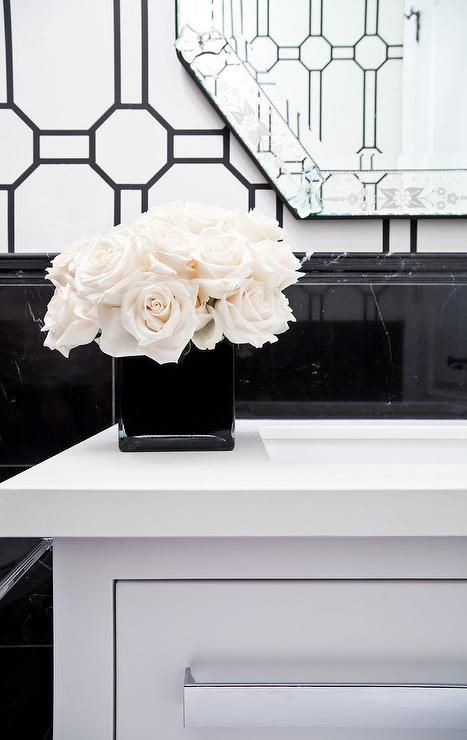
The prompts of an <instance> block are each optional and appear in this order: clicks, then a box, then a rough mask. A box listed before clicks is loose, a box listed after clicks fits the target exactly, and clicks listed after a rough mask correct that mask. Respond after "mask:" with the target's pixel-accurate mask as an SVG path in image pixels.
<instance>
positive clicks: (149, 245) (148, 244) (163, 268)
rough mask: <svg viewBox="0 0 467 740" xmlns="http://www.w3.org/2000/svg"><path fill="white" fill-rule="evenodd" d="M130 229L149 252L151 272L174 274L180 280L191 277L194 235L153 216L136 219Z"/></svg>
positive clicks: (192, 272)
mask: <svg viewBox="0 0 467 740" xmlns="http://www.w3.org/2000/svg"><path fill="white" fill-rule="evenodd" d="M131 228H132V231H133V233H134V234H135V236H136V238H137V239H138V240H139V241H140V242H141V244H142V245H143V246H144V249H145V250H146V252H147V253H148V255H149V259H150V267H149V269H150V271H151V272H157V273H159V274H172V275H175V274H176V275H178V276H179V277H181V278H183V279H189V278H191V277H193V276H194V270H193V259H192V255H191V253H192V249H193V242H194V236H193V235H192V234H191V233H190V232H188V231H184V230H183V229H181V228H180V227H178V226H174V225H172V224H168V223H165V222H164V221H156V220H153V219H151V220H148V221H137V222H136V223H135V224H134V226H132V227H131Z"/></svg>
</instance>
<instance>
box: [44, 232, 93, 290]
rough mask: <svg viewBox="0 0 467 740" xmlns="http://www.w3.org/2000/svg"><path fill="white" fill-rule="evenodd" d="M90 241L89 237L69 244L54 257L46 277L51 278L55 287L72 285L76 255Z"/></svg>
mask: <svg viewBox="0 0 467 740" xmlns="http://www.w3.org/2000/svg"><path fill="white" fill-rule="evenodd" d="M90 238H91V237H90ZM88 243H89V238H88V239H82V240H79V241H74V242H72V243H71V244H68V245H67V246H66V247H65V248H64V249H63V250H62V251H61V252H60V254H57V256H56V257H54V258H53V260H52V262H51V267H48V268H47V270H46V272H47V275H46V279H47V280H50V282H51V283H53V284H54V285H55V287H62V288H64V287H65V285H71V284H72V283H73V281H74V276H75V255H76V254H77V252H78V251H79V250H80V249H83V248H84V247H85V246H86V245H87V244H88Z"/></svg>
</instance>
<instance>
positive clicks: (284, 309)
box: [193, 280, 295, 349]
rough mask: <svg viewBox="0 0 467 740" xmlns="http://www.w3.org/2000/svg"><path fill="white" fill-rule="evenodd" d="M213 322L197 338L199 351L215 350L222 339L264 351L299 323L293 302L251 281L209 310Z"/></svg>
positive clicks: (194, 339)
mask: <svg viewBox="0 0 467 740" xmlns="http://www.w3.org/2000/svg"><path fill="white" fill-rule="evenodd" d="M209 312H210V314H211V316H212V321H211V322H210V323H208V324H207V325H206V326H205V327H204V328H203V329H201V330H200V331H199V332H197V333H196V334H195V336H194V337H193V342H194V344H195V345H196V346H197V347H199V349H211V348H212V346H213V345H215V344H216V343H217V342H218V341H219V340H220V339H221V338H222V336H225V337H227V339H229V340H230V341H231V342H233V343H234V344H252V345H253V347H262V346H263V344H265V343H266V342H275V341H277V337H276V336H275V335H276V334H281V333H282V332H284V331H287V329H288V328H289V327H288V322H289V321H295V318H294V315H293V313H292V311H291V308H290V306H289V302H288V300H287V298H286V297H285V295H284V294H283V293H281V291H280V290H270V289H269V288H267V287H266V286H265V285H264V283H262V282H259V281H258V280H247V281H245V283H244V285H243V286H242V288H241V290H240V291H239V292H238V293H236V294H234V295H230V296H227V297H225V298H222V299H220V300H218V301H216V303H215V305H214V307H209Z"/></svg>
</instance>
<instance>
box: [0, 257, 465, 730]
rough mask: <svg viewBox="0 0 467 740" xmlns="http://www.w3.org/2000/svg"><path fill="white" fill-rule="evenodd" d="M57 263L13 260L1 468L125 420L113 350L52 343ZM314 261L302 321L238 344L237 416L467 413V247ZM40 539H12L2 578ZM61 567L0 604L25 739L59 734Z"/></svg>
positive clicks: (2, 367)
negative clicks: (258, 343) (55, 722)
mask: <svg viewBox="0 0 467 740" xmlns="http://www.w3.org/2000/svg"><path fill="white" fill-rule="evenodd" d="M47 263H48V259H46V258H44V257H43V256H33V257H21V256H19V255H10V256H7V255H5V256H3V257H0V478H1V479H6V478H8V477H9V476H11V475H14V474H15V473H16V472H19V471H20V470H21V469H23V468H24V467H27V466H30V465H34V464H35V463H37V462H39V461H40V460H43V459H45V458H47V457H49V456H51V455H53V454H55V453H56V452H58V451H60V450H62V449H65V448H66V447H69V446H70V445H72V444H75V443H76V442H78V441H80V440H82V439H84V438H86V437H88V436H90V435H92V434H94V433H96V432H98V431H100V430H101V429H103V428H105V427H106V426H108V425H109V424H110V423H111V421H112V405H111V389H112V377H111V375H112V370H111V361H110V359H109V358H108V357H106V356H104V355H102V354H101V353H100V352H99V350H98V348H97V347H96V346H88V347H84V348H80V349H78V350H75V351H74V352H72V353H71V355H70V359H69V360H66V359H65V358H63V357H62V356H61V355H59V354H58V353H57V352H51V351H50V350H48V349H46V348H44V347H43V346H42V343H43V338H44V335H43V334H41V333H40V331H39V330H40V327H41V324H42V317H43V316H44V313H45V309H46V305H47V302H48V300H49V298H50V296H51V294H52V288H51V286H50V285H49V284H48V283H47V282H46V281H45V280H44V269H45V266H46V264H47ZM304 268H305V270H306V276H305V277H304V278H303V279H302V281H301V283H300V284H299V285H297V286H293V287H292V288H290V289H289V291H288V294H289V299H290V302H291V304H292V306H293V309H294V312H295V315H296V317H297V322H296V323H295V324H294V325H293V326H292V328H291V329H290V331H289V332H287V333H286V334H284V335H283V336H281V337H280V338H279V341H278V342H277V343H275V344H273V345H268V346H266V347H264V348H263V349H262V350H250V349H249V348H245V347H242V348H239V349H238V351H237V414H238V416H240V417H242V416H243V417H245V416H246V417H261V416H266V417H271V418H274V417H277V418H278V417H283V418H300V417H301V418H306V417H312V418H313V417H315V418H318V417H321V418H324V417H332V418H339V417H340V418H342V417H345V418H352V417H354V418H362V417H363V418H400V417H409V418H410V417H419V418H420V417H421V418H430V417H432V418H465V417H467V328H466V316H467V255H465V256H463V255H449V254H447V255H439V254H438V255H436V256H435V255H426V256H423V257H422V256H417V255H410V256H407V257H404V258H401V257H398V256H396V255H389V256H386V255H381V256H380V257H375V256H371V257H368V256H364V255H361V256H360V255H359V256H350V255H349V256H345V255H335V256H333V255H327V256H319V255H318V256H315V257H313V258H312V260H310V261H309V262H307V263H305V264H304ZM41 534H42V533H41ZM33 544H34V541H31V540H0V578H1V576H2V575H3V574H4V573H5V572H7V571H8V570H9V569H10V568H11V567H12V566H14V565H15V563H16V562H17V561H18V560H19V559H20V558H21V557H22V556H23V555H24V553H25V552H27V551H28V550H29V549H30V547H31V546H32V545H33ZM51 565H52V561H51V554H50V553H48V554H47V555H46V556H44V557H42V558H41V559H40V560H39V561H38V562H37V563H36V564H35V565H34V566H33V568H32V569H31V570H30V571H29V573H28V575H27V576H25V577H24V579H23V580H22V581H20V582H19V583H18V584H17V585H16V586H15V587H14V588H13V589H12V590H11V591H10V592H9V593H8V594H7V595H6V596H5V597H4V599H2V600H1V601H0V717H1V723H0V727H1V730H2V732H1V737H3V736H5V738H9V739H10V738H11V739H12V740H13V738H14V740H23V738H24V740H44V739H45V738H50V737H51V729H50V728H51V722H52V719H51V718H52V693H51V691H52V585H51V584H52V582H51Z"/></svg>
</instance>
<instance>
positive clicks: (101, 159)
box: [0, 0, 467, 253]
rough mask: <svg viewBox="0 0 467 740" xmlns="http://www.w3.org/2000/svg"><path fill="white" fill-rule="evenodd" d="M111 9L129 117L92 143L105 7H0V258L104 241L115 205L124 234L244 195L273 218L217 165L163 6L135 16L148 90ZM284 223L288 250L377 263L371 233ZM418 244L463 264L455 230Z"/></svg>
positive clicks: (103, 2)
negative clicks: (128, 228)
mask: <svg viewBox="0 0 467 740" xmlns="http://www.w3.org/2000/svg"><path fill="white" fill-rule="evenodd" d="M121 8H122V17H121V23H120V25H119V26H118V28H117V30H119V31H120V37H121V61H122V63H121V96H120V97H121V103H122V104H123V105H133V106H134V105H139V106H140V108H139V109H135V108H125V109H123V110H118V111H115V112H114V113H113V114H112V115H109V117H108V119H107V120H106V122H104V123H102V125H101V126H99V127H97V129H96V125H95V124H96V122H97V121H98V119H99V118H100V117H101V116H102V115H103V114H104V113H105V111H106V110H108V109H109V107H110V106H111V105H112V103H113V101H114V92H115V91H114V27H113V2H112V0H80V2H77V1H76V0H66V2H64V0H42V1H41V2H40V3H39V2H37V0H21V1H18V2H17V1H14V2H12V3H11V14H12V37H13V49H12V54H11V55H10V54H9V44H8V37H6V38H5V35H4V30H3V27H4V26H3V22H2V21H3V19H0V252H2V251H3V252H6V251H8V245H9V244H10V251H11V250H12V248H13V242H14V250H15V251H16V252H17V253H32V252H35V253H42V252H47V251H51V252H53V251H59V250H60V249H61V248H62V247H63V246H64V244H66V242H68V241H69V240H71V239H73V238H76V237H78V236H80V235H82V234H83V233H86V232H88V231H89V230H91V229H106V228H108V227H109V226H110V225H111V224H112V223H113V221H114V215H115V208H116V204H117V212H118V210H120V213H121V217H122V220H124V221H125V220H127V221H128V220H131V219H132V218H134V217H135V216H136V215H137V213H138V212H139V211H140V210H141V208H142V206H144V204H145V200H146V198H147V202H148V204H149V205H152V204H154V203H156V202H161V201H165V200H171V199H191V200H201V201H206V202H216V203H219V204H220V205H230V206H240V207H244V208H247V207H248V203H249V198H250V202H251V199H252V198H253V197H254V195H255V194H256V202H257V204H258V205H259V206H260V207H261V208H262V209H263V210H266V211H268V212H270V213H272V214H274V213H275V212H276V198H275V195H274V194H273V193H272V192H270V191H268V190H267V189H266V190H264V189H255V188H254V187H252V186H254V185H259V186H264V184H265V181H264V179H263V178H262V176H261V175H260V173H259V172H258V170H257V169H256V167H255V166H254V164H252V162H251V161H250V159H249V158H248V157H247V156H246V154H245V153H244V152H243V149H242V148H241V146H240V145H239V144H238V143H237V142H236V141H235V140H234V139H233V137H230V139H231V142H230V154H229V156H228V158H227V157H226V156H225V155H226V153H227V151H226V141H225V137H223V135H222V132H221V129H222V128H223V123H222V122H221V121H220V119H219V118H218V116H217V115H216V113H215V112H214V110H213V109H212V108H211V107H210V105H209V103H208V102H207V101H206V100H205V99H204V97H203V96H202V94H201V92H200V91H199V89H198V88H197V87H196V86H195V84H194V82H193V81H192V80H191V79H190V77H189V76H188V74H187V72H186V71H185V70H184V69H183V68H182V66H181V65H180V63H179V61H178V59H177V57H176V55H175V51H174V45H173V44H174V34H175V0H149V2H148V28H149V34H148V44H147V55H148V65H147V70H148V79H147V85H146V80H145V75H144V70H145V69H146V67H145V65H144V64H143V65H141V63H140V60H141V55H143V58H144V56H145V50H144V48H143V49H142V47H141V37H142V35H141V24H142V18H141V4H140V3H139V2H136V0H121ZM143 8H144V2H143ZM5 59H6V60H7V62H8V63H7V64H6V65H5V64H4V60H5ZM9 60H10V61H12V65H11V64H10V61H9ZM11 67H12V71H13V74H12V75H11ZM142 70H143V72H142ZM146 90H147V100H146ZM11 93H13V97H12V94H11ZM2 104H3V105H2ZM5 104H7V105H6V106H5ZM14 105H16V106H19V114H17V113H15V111H14V110H13V106H14ZM148 110H149V111H150V112H148ZM22 119H24V120H22ZM93 126H94V128H93ZM172 129H173V130H174V134H173V147H174V152H173V157H172V154H171V151H170V146H171V145H170V142H171V141H172ZM94 130H96V135H95V146H96V152H95V162H94V159H93V152H92V141H93V131H94ZM206 130H208V131H212V134H210V135H204V134H200V132H205V131H206ZM57 131H58V134H57ZM89 131H91V137H89ZM44 132H46V133H44ZM90 141H91V150H89V146H90ZM199 160H202V161H199ZM167 162H169V164H167ZM90 163H91V164H90ZM154 176H155V177H154ZM152 178H153V179H155V180H156V181H155V182H154V183H153V184H152V182H151V179H152ZM156 178H157V179H156ZM15 184H16V186H15V187H14V185H15ZM149 185H150V186H149ZM442 197H443V196H442V195H441V194H440V200H442ZM284 222H285V225H286V227H287V228H288V230H289V233H290V239H291V241H293V242H294V244H295V245H296V248H297V250H305V251H315V252H341V251H350V252H380V251H381V250H382V224H381V221H380V220H378V219H376V220H350V219H349V220H340V221H334V220H331V221H324V220H318V221H312V222H299V221H296V220H295V219H294V218H293V217H292V216H291V215H290V214H289V213H288V212H287V211H286V210H285V211H284ZM419 232H420V233H419V241H418V247H419V251H422V252H423V251H440V252H449V251H467V220H446V221H441V220H440V221H426V222H423V224H422V225H421V228H420V229H419ZM390 248H391V250H394V251H398V252H404V251H409V249H410V238H409V223H408V221H407V220H405V221H396V220H394V221H392V223H391V231H390Z"/></svg>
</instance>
